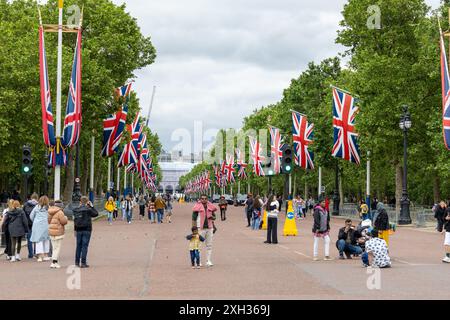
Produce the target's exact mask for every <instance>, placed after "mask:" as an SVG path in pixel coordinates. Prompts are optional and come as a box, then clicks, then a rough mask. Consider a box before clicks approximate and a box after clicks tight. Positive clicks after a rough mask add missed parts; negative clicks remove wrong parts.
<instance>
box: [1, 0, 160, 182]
mask: <svg viewBox="0 0 450 320" xmlns="http://www.w3.org/2000/svg"><path fill="white" fill-rule="evenodd" d="M71 5H77V6H79V7H80V8H84V15H83V43H82V62H83V64H82V112H83V122H82V131H81V137H80V150H81V152H80V153H81V158H82V161H81V164H82V169H81V170H82V175H84V174H86V175H87V172H88V163H89V162H88V161H87V159H88V158H89V156H90V138H91V137H92V136H94V137H95V138H96V163H97V164H98V166H96V167H97V168H98V169H101V170H106V161H104V160H102V159H101V158H100V150H101V141H102V131H103V128H102V120H103V119H104V118H106V116H107V115H108V114H111V113H113V112H115V111H117V109H118V108H119V105H120V104H119V103H118V102H116V101H114V99H113V97H112V92H113V88H115V87H119V86H121V85H123V84H124V83H125V82H127V81H129V80H131V79H133V78H134V77H135V75H134V72H135V71H136V70H137V69H140V68H143V67H145V66H148V65H150V64H151V63H153V62H154V60H155V58H156V50H155V48H154V47H153V45H152V43H151V40H150V37H145V36H144V35H143V34H142V33H141V30H140V28H139V26H138V25H137V21H136V19H135V18H133V17H131V16H130V15H129V14H128V13H127V12H126V11H125V5H121V6H117V5H115V4H113V3H112V2H111V1H109V0H95V1H94V0H80V1H74V0H66V1H64V8H65V9H67V8H68V7H69V6H71ZM57 8H58V6H57V1H56V0H50V1H49V2H48V3H47V4H45V5H42V6H40V10H41V13H42V20H43V23H44V24H45V23H47V24H56V23H57V21H58V10H57ZM67 13H68V12H67V10H66V11H65V15H64V24H66V23H67V21H68V19H69V15H68V14H67ZM38 17H39V16H38V6H37V2H36V1H33V0H14V1H7V0H0V18H1V20H0V29H1V30H2V32H1V34H0V42H1V43H2V45H1V46H0V87H1V92H2V93H1V94H0V148H1V152H0V161H1V162H2V163H4V164H8V165H3V166H1V168H0V177H1V179H2V185H3V186H7V185H8V184H9V187H12V184H15V183H16V182H17V181H20V176H19V169H18V166H19V161H20V148H19V146H21V145H23V144H29V145H31V146H32V147H33V154H34V158H35V166H34V167H35V170H34V180H35V182H36V183H39V182H40V181H42V180H43V176H44V175H43V173H44V154H45V148H44V145H43V139H42V129H41V105H40V84H39V52H38V27H39V19H38ZM63 39H64V41H63V84H62V85H63V86H62V88H63V91H62V94H63V97H62V109H63V112H62V113H63V114H62V116H63V117H64V111H65V104H66V101H67V92H68V85H69V80H70V72H71V67H72V60H73V54H74V49H75V43H76V35H75V34H69V33H65V34H64V36H63ZM45 40H46V49H47V61H48V67H49V76H50V87H51V90H52V103H53V113H54V114H56V61H57V50H56V49H57V34H56V33H46V34H45ZM138 110H139V101H138V99H137V98H136V96H135V95H134V94H133V95H132V97H131V101H130V103H129V113H128V114H129V116H128V119H127V122H128V123H131V122H132V121H133V119H134V116H135V114H136V112H138ZM148 143H149V147H150V149H151V151H152V152H153V153H152V156H153V157H154V163H155V164H157V159H156V157H157V155H158V154H159V152H160V150H161V145H160V142H159V138H158V136H157V135H155V134H151V133H150V132H149V135H148ZM71 158H72V156H71ZM157 172H159V169H157ZM159 175H160V173H159ZM63 181H64V180H63ZM105 187H106V184H105Z"/></svg>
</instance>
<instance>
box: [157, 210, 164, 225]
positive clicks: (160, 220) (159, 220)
mask: <svg viewBox="0 0 450 320" xmlns="http://www.w3.org/2000/svg"><path fill="white" fill-rule="evenodd" d="M156 211H157V213H158V223H162V221H163V218H164V209H158V210H156Z"/></svg>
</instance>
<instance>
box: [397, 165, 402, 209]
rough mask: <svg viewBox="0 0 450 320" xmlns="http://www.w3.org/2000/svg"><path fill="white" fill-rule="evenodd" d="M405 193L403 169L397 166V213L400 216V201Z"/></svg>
mask: <svg viewBox="0 0 450 320" xmlns="http://www.w3.org/2000/svg"><path fill="white" fill-rule="evenodd" d="M402 193H403V167H402V166H401V165H400V164H399V163H397V164H396V165H395V211H396V212H397V213H398V214H400V200H401V199H402Z"/></svg>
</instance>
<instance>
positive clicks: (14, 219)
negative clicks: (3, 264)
mask: <svg viewBox="0 0 450 320" xmlns="http://www.w3.org/2000/svg"><path fill="white" fill-rule="evenodd" d="M6 219H7V221H6V225H7V226H8V231H9V235H10V243H11V244H10V246H11V249H10V250H11V251H10V257H11V260H10V261H11V262H15V261H20V260H21V258H20V250H21V248H22V239H23V237H24V236H25V234H27V233H28V232H29V230H28V220H27V217H26V215H25V212H24V211H23V210H22V208H21V207H20V202H19V201H17V200H14V202H13V203H12V210H10V211H8V213H7V218H6Z"/></svg>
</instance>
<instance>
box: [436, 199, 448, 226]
mask: <svg viewBox="0 0 450 320" xmlns="http://www.w3.org/2000/svg"><path fill="white" fill-rule="evenodd" d="M446 212H447V204H446V203H445V201H441V202H440V203H439V206H438V207H437V208H436V210H435V213H434V217H435V218H436V220H437V228H436V229H437V231H438V232H442V230H443V229H444V224H445V222H446V221H445V217H446Z"/></svg>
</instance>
